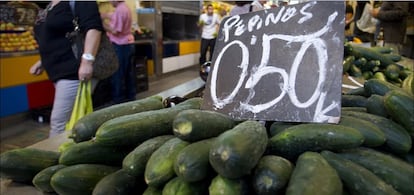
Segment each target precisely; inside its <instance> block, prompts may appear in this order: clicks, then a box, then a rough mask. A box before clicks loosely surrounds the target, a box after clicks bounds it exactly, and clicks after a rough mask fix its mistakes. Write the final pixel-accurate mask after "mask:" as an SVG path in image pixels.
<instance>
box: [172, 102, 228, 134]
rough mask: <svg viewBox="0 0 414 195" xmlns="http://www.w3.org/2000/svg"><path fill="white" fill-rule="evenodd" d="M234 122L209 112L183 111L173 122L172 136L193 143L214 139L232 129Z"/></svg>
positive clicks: (221, 115)
mask: <svg viewBox="0 0 414 195" xmlns="http://www.w3.org/2000/svg"><path fill="white" fill-rule="evenodd" d="M235 125H236V122H235V121H234V120H233V119H232V118H230V117H229V116H227V115H224V114H221V113H218V112H215V111H209V110H196V109H191V110H184V111H182V112H180V113H179V114H178V115H177V116H176V117H175V118H174V122H173V130H174V135H175V136H177V137H178V138H180V139H182V140H185V141H189V142H195V141H199V140H202V139H207V138H211V137H216V136H218V135H220V134H221V133H223V132H224V131H226V130H229V129H232V128H233V127H234V126H235Z"/></svg>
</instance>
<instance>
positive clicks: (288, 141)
mask: <svg viewBox="0 0 414 195" xmlns="http://www.w3.org/2000/svg"><path fill="white" fill-rule="evenodd" d="M363 142H364V136H363V135H362V134H361V133H360V132H359V131H358V130H356V129H354V128H349V127H345V126H341V125H333V124H301V125H295V126H293V127H289V128H287V129H285V130H284V131H282V132H281V133H279V134H277V135H275V136H273V137H272V138H271V139H270V141H269V146H270V153H271V154H274V155H280V156H282V157H285V158H287V159H289V160H294V159H295V158H297V157H298V156H299V155H300V154H302V153H303V152H306V151H314V152H318V151H322V150H341V149H347V148H355V147H358V146H360V145H361V144H362V143H363Z"/></svg>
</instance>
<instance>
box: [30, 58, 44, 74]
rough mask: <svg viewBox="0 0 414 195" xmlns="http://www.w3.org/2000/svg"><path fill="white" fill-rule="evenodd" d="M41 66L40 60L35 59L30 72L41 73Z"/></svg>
mask: <svg viewBox="0 0 414 195" xmlns="http://www.w3.org/2000/svg"><path fill="white" fill-rule="evenodd" d="M43 70H44V69H43V67H42V62H41V61H40V60H39V61H37V62H36V63H35V64H33V65H32V67H30V70H29V72H30V74H32V75H36V76H38V75H41V74H42V73H43Z"/></svg>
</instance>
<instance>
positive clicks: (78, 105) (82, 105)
mask: <svg viewBox="0 0 414 195" xmlns="http://www.w3.org/2000/svg"><path fill="white" fill-rule="evenodd" d="M91 112H93V105H92V93H91V81H90V80H89V81H81V82H80V83H79V87H78V92H77V95H76V100H75V104H74V106H73V110H72V115H71V116H70V120H69V122H68V123H66V130H67V131H70V130H72V128H73V126H74V125H75V124H76V122H77V121H78V120H79V119H80V118H82V117H83V116H85V115H87V114H89V113H91Z"/></svg>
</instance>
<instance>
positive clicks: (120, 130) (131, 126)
mask: <svg viewBox="0 0 414 195" xmlns="http://www.w3.org/2000/svg"><path fill="white" fill-rule="evenodd" d="M201 103H202V99H201V98H191V99H188V100H186V101H184V102H182V103H180V104H178V105H176V106H174V107H170V108H164V109H160V110H152V111H146V112H140V113H137V114H131V115H126V116H121V117H118V118H114V119H112V120H109V121H107V122H105V123H104V124H102V125H101V127H99V129H98V131H97V132H96V137H95V141H96V142H98V143H100V144H102V145H109V146H119V145H128V146H132V145H133V144H135V146H137V145H139V144H141V143H142V142H144V141H146V140H147V139H149V138H153V137H156V136H160V135H169V134H172V133H173V130H172V124H173V121H174V118H175V116H176V115H177V114H178V113H179V112H181V111H183V110H187V109H199V108H200V106H201Z"/></svg>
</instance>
